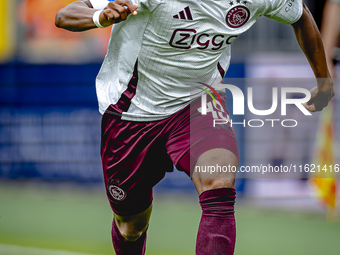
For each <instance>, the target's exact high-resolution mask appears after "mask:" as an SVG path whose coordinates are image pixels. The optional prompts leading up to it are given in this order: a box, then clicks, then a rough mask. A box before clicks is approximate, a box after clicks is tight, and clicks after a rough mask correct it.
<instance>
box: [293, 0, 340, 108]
mask: <svg viewBox="0 0 340 255" xmlns="http://www.w3.org/2000/svg"><path fill="white" fill-rule="evenodd" d="M292 26H293V28H294V32H295V35H296V38H297V41H298V43H299V45H300V47H301V49H302V51H303V52H304V54H305V55H306V57H307V59H308V62H309V64H310V66H311V68H312V70H313V72H314V75H315V77H316V78H317V81H318V85H317V87H314V88H313V89H311V95H312V97H311V99H310V100H309V101H308V102H307V103H306V104H305V105H304V106H305V107H306V109H307V110H309V111H311V112H315V111H321V110H322V109H323V108H324V107H326V106H327V105H328V103H329V101H330V100H331V99H332V97H333V96H334V95H335V94H334V90H333V81H332V79H331V76H330V74H329V72H328V68H327V62H326V56H325V50H324V46H323V43H322V39H321V34H320V32H319V29H318V28H317V26H316V24H315V22H314V19H313V16H312V14H311V13H310V11H309V10H308V8H307V7H306V5H305V4H303V14H302V16H301V18H300V19H299V20H298V21H297V22H296V23H294V24H293V25H292Z"/></svg>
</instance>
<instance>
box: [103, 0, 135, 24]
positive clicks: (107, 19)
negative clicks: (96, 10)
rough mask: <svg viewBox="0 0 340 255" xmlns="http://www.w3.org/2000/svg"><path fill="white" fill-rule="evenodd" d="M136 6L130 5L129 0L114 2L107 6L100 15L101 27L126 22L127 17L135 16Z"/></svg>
mask: <svg viewBox="0 0 340 255" xmlns="http://www.w3.org/2000/svg"><path fill="white" fill-rule="evenodd" d="M137 8H138V4H132V3H131V2H130V1H129V0H115V1H113V2H109V4H108V5H107V6H106V7H105V8H104V10H103V11H102V12H101V13H100V16H99V22H100V24H101V25H102V26H104V27H107V26H110V25H112V24H115V23H119V22H121V21H123V20H126V18H127V16H128V15H129V14H130V13H132V15H137Z"/></svg>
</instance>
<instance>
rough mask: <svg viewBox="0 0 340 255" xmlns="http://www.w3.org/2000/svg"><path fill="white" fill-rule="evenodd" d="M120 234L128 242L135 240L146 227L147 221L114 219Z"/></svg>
mask: <svg viewBox="0 0 340 255" xmlns="http://www.w3.org/2000/svg"><path fill="white" fill-rule="evenodd" d="M116 223H117V227H118V229H119V232H120V234H121V235H122V236H123V237H124V238H125V239H126V240H127V241H130V242H134V241H136V240H137V239H138V238H139V237H141V236H142V235H143V233H144V232H145V231H146V229H147V227H148V222H140V221H139V222H133V221H131V222H124V221H119V220H116Z"/></svg>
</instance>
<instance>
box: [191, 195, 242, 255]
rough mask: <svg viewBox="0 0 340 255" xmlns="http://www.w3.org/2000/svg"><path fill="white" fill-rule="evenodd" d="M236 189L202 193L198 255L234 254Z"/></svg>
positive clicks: (197, 244) (197, 245)
mask: <svg viewBox="0 0 340 255" xmlns="http://www.w3.org/2000/svg"><path fill="white" fill-rule="evenodd" d="M235 197H236V192H235V189H230V188H221V189H214V190H207V191H205V192H203V193H202V194H201V195H200V203H201V207H202V210H203V212H202V218H201V222H200V226H199V228H198V235H197V243H196V255H232V254H234V249H235V240H236V226H235V216H234V204H235Z"/></svg>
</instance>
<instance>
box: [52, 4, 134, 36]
mask: <svg viewBox="0 0 340 255" xmlns="http://www.w3.org/2000/svg"><path fill="white" fill-rule="evenodd" d="M137 8H138V5H136V4H132V3H131V2H130V1H128V0H116V1H113V2H109V3H108V5H107V6H106V7H105V8H104V10H103V11H102V12H101V13H100V15H99V23H100V24H101V25H102V26H104V27H108V26H110V25H112V24H115V23H118V22H121V21H124V20H126V19H127V17H128V15H129V14H130V13H132V14H133V15H137V11H136V10H137ZM96 11H98V10H96V9H93V6H92V4H91V3H90V1H89V0H79V1H75V2H72V3H71V4H69V5H67V6H66V7H65V8H63V9H61V10H60V11H59V12H58V13H57V15H56V18H55V25H56V26H57V27H60V28H64V29H66V30H69V31H74V32H80V31H86V30H89V29H92V28H97V26H96V24H95V23H94V22H93V15H94V13H95V12H96Z"/></svg>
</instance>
